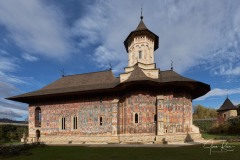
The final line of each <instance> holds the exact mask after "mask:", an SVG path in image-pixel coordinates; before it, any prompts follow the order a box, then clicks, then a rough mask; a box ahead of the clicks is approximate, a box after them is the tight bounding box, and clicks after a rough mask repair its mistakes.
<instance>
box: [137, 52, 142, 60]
mask: <svg viewBox="0 0 240 160" xmlns="http://www.w3.org/2000/svg"><path fill="white" fill-rule="evenodd" d="M138 57H139V59H142V51H138Z"/></svg>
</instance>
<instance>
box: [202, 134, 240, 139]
mask: <svg viewBox="0 0 240 160" xmlns="http://www.w3.org/2000/svg"><path fill="white" fill-rule="evenodd" d="M202 137H203V138H204V139H219V140H220V139H222V140H226V139H240V134H239V135H236V134H210V133H202Z"/></svg>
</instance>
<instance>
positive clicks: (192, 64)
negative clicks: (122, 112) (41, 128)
mask: <svg viewBox="0 0 240 160" xmlns="http://www.w3.org/2000/svg"><path fill="white" fill-rule="evenodd" d="M141 3H143V16H144V22H145V24H146V26H147V27H148V28H149V29H150V30H151V31H153V32H154V33H156V34H157V35H158V36H159V39H160V45H159V49H158V50H156V51H155V62H156V63H157V67H159V68H160V69H161V70H168V69H170V67H171V60H173V66H174V70H175V71H176V72H178V73H180V74H182V75H183V76H186V77H189V78H192V79H195V80H199V81H202V82H204V83H207V84H210V85H211V88H212V90H211V91H210V92H209V93H208V94H206V95H205V96H203V97H200V98H198V99H196V100H193V105H196V104H201V105H204V106H207V107H212V108H218V107H219V106H220V105H221V104H222V103H223V101H224V100H225V98H226V95H228V96H229V97H230V99H231V100H232V102H233V103H234V104H239V103H240V85H239V81H240V1H239V0H231V1H227V0H211V1H210V0H194V1H193V0H181V1H179V0H155V1H147V0H141V1H137V0H121V1H118V0H68V1H65V0H41V1H40V0H31V1H30V0H1V1H0V118H12V119H25V118H26V117H27V114H28V112H27V105H26V104H22V103H15V102H12V101H8V100H5V99H4V98H5V97H9V96H13V95H17V94H21V93H25V92H29V91H33V90H37V89H40V88H41V87H43V86H45V85H47V84H49V83H50V82H53V81H55V80H56V79H58V78H60V77H61V72H60V70H62V69H63V68H64V70H65V73H66V74H67V75H70V74H78V73H87V72H93V71H101V70H106V69H108V68H109V62H110V61H111V63H112V66H113V71H114V73H115V75H116V76H118V75H119V73H121V72H123V68H124V67H125V66H127V53H126V51H125V48H124V45H123V41H124V40H125V38H126V37H127V35H128V34H129V33H130V32H131V31H132V30H134V29H135V28H136V27H137V25H138V23H139V21H140V8H141Z"/></svg>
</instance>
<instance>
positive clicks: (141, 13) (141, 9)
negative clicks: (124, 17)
mask: <svg viewBox="0 0 240 160" xmlns="http://www.w3.org/2000/svg"><path fill="white" fill-rule="evenodd" d="M142 11H143V4H141V17H140V19H141V20H142V19H143V15H142Z"/></svg>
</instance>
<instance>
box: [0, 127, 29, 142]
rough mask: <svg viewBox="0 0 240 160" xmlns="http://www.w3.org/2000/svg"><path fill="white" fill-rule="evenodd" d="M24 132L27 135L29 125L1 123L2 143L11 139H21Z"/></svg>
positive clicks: (0, 136) (0, 135)
mask: <svg viewBox="0 0 240 160" xmlns="http://www.w3.org/2000/svg"><path fill="white" fill-rule="evenodd" d="M23 133H25V135H27V133H28V127H27V126H15V125H0V143H1V142H10V141H20V139H21V138H22V136H23Z"/></svg>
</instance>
